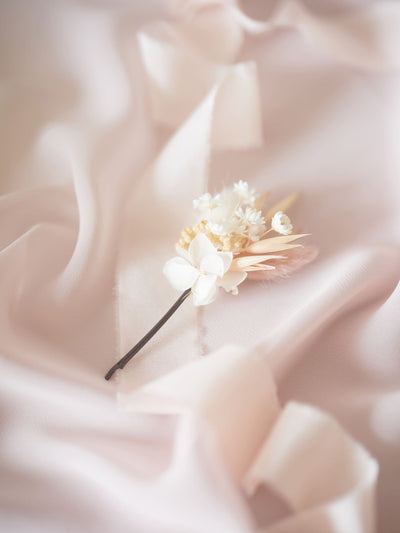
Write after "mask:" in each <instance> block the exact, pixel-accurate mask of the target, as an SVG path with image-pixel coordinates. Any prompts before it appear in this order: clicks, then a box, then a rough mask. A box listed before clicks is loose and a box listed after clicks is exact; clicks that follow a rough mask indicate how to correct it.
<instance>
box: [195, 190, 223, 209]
mask: <svg viewBox="0 0 400 533" xmlns="http://www.w3.org/2000/svg"><path fill="white" fill-rule="evenodd" d="M218 205H220V195H219V194H216V195H215V196H211V194H210V193H209V192H206V193H205V194H203V195H202V196H200V198H197V199H196V200H193V207H194V209H198V210H199V211H201V212H204V211H208V210H209V209H214V208H215V207H217V206H218Z"/></svg>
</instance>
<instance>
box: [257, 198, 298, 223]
mask: <svg viewBox="0 0 400 533" xmlns="http://www.w3.org/2000/svg"><path fill="white" fill-rule="evenodd" d="M298 197H299V193H298V192H295V193H293V194H291V195H290V196H287V197H286V198H284V199H283V200H281V201H280V202H278V203H277V204H275V205H274V206H273V207H271V209H270V210H269V211H268V212H267V213H266V215H265V216H264V219H265V220H266V221H268V220H271V219H272V217H273V216H274V215H275V213H277V212H278V211H283V212H285V211H287V210H288V209H289V208H290V207H291V206H292V205H293V204H294V203H295V201H296V200H297V198H298Z"/></svg>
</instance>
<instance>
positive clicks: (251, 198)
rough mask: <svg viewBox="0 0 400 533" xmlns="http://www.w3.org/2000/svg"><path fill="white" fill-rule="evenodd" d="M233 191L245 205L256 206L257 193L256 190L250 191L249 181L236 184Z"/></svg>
mask: <svg viewBox="0 0 400 533" xmlns="http://www.w3.org/2000/svg"><path fill="white" fill-rule="evenodd" d="M233 190H234V192H235V193H236V194H237V195H238V197H239V199H240V200H241V201H242V202H243V203H244V204H248V205H253V204H254V202H255V200H256V191H255V189H249V184H248V183H247V181H243V180H240V181H238V182H237V183H234V185H233Z"/></svg>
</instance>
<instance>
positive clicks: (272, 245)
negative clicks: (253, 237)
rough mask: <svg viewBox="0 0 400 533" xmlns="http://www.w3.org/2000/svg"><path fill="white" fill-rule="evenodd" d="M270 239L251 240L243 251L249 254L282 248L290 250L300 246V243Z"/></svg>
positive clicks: (277, 250)
mask: <svg viewBox="0 0 400 533" xmlns="http://www.w3.org/2000/svg"><path fill="white" fill-rule="evenodd" d="M270 241H273V239H265V240H263V241H257V242H253V244H250V246H248V247H247V248H246V250H245V251H246V252H248V253H251V254H266V253H270V252H282V251H283V250H291V249H292V248H300V247H301V246H302V244H285V243H279V242H270Z"/></svg>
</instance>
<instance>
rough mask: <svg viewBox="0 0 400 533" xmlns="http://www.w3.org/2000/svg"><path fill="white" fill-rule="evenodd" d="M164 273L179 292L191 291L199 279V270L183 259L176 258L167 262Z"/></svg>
mask: <svg viewBox="0 0 400 533" xmlns="http://www.w3.org/2000/svg"><path fill="white" fill-rule="evenodd" d="M163 273H164V276H165V277H166V278H167V279H168V281H169V282H170V283H171V285H172V286H173V287H174V289H176V290H178V291H185V290H186V289H190V288H191V287H192V286H193V285H194V283H195V282H196V280H197V278H198V277H199V271H198V270H197V268H194V267H193V266H192V265H190V264H189V263H188V262H187V261H185V260H184V259H183V258H182V257H174V258H173V259H170V260H169V261H167V262H166V263H165V265H164V269H163Z"/></svg>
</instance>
